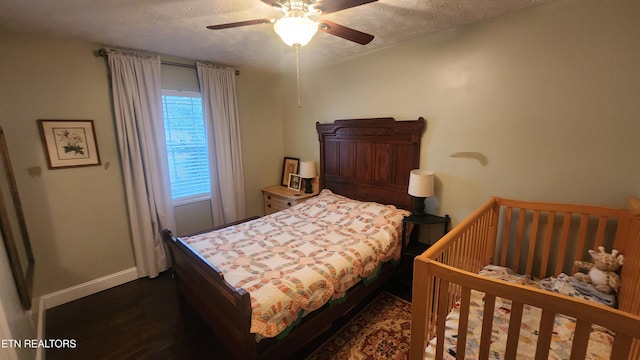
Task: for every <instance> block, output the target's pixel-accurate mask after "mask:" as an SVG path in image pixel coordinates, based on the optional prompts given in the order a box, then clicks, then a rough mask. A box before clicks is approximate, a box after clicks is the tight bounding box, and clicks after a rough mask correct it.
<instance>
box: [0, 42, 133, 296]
mask: <svg viewBox="0 0 640 360" xmlns="http://www.w3.org/2000/svg"><path fill="white" fill-rule="evenodd" d="M0 43H1V44H2V51H1V52H0V79H2V81H1V84H0V99H2V100H1V101H2V106H1V107H0V126H2V127H3V129H4V132H5V134H6V137H7V143H8V144H7V145H8V148H9V153H10V156H11V160H12V163H13V167H14V172H15V176H16V181H17V184H18V190H19V192H20V197H21V200H22V205H23V208H24V214H25V218H26V222H27V228H28V231H29V235H30V238H31V241H32V244H33V250H34V256H35V259H36V266H35V284H34V295H35V296H39V295H43V294H47V293H51V292H53V291H57V290H60V289H64V288H67V287H70V286H73V285H77V284H80V283H83V282H86V281H89V280H93V279H96V278H99V277H102V276H106V275H110V274H113V273H115V272H118V271H121V270H123V269H126V268H130V267H133V266H135V264H134V260H133V252H132V248H131V242H130V236H129V224H128V221H127V215H126V207H125V197H124V188H123V185H122V173H121V170H120V164H119V158H118V152H117V146H116V140H115V130H114V124H113V117H112V111H111V102H110V95H109V91H110V90H109V80H108V75H107V68H106V66H105V62H104V59H103V58H99V57H95V56H94V55H93V51H94V50H96V49H97V48H96V46H95V45H91V44H87V43H82V42H74V41H68V40H60V39H52V38H45V37H41V36H36V35H28V34H19V33H12V32H6V31H0ZM37 119H90V120H93V121H94V126H95V130H96V137H97V142H98V148H99V152H100V159H101V161H102V164H101V166H91V167H81V168H67V169H56V170H49V169H48V168H47V160H46V157H45V153H44V150H43V144H42V141H41V140H40V135H39V132H38V126H37V123H36V120H37Z"/></svg>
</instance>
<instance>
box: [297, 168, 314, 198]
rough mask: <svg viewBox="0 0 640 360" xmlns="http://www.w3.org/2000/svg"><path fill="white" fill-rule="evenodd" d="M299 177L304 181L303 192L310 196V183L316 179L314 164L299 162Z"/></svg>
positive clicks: (311, 189) (311, 190)
mask: <svg viewBox="0 0 640 360" xmlns="http://www.w3.org/2000/svg"><path fill="white" fill-rule="evenodd" d="M300 177H301V178H303V179H304V182H305V184H304V192H305V193H307V194H311V193H312V192H313V188H312V182H313V179H314V178H315V177H316V163H315V161H301V162H300Z"/></svg>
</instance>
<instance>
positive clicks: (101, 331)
mask: <svg viewBox="0 0 640 360" xmlns="http://www.w3.org/2000/svg"><path fill="white" fill-rule="evenodd" d="M400 283H401V282H400V281H392V282H391V283H390V284H389V285H388V287H387V290H388V291H390V292H392V293H394V294H396V295H398V296H401V297H403V298H405V299H407V300H410V296H411V295H410V290H409V289H408V288H406V287H403V286H400V285H398V284H400ZM343 324H344V323H337V324H336V328H338V327H340V326H341V325H343ZM329 336H330V332H329V333H327V334H325V335H324V336H322V337H320V338H319V339H318V340H317V341H316V342H315V343H314V344H312V346H311V347H309V348H307V349H305V350H304V351H303V353H301V354H299V355H297V356H296V358H304V356H305V354H308V353H310V352H311V351H312V350H313V349H314V348H315V346H319V345H320V344H321V343H322V342H323V341H324V340H325V339H327V338H328V337H329ZM45 337H46V338H47V339H74V340H75V341H76V348H75V349H60V350H58V349H55V350H54V349H48V350H46V354H45V355H46V359H47V360H55V359H65V360H68V359H222V360H224V359H229V355H228V354H227V353H226V351H225V350H224V348H223V347H222V345H221V344H220V343H219V342H218V341H217V340H216V338H215V337H214V336H213V335H212V334H211V333H210V331H209V329H208V328H207V325H206V324H205V323H204V322H203V321H201V320H200V319H199V318H198V316H197V315H196V314H195V312H194V311H193V310H192V309H190V308H189V307H188V306H181V304H180V302H179V299H178V294H177V291H176V287H175V284H174V282H173V278H172V277H171V274H170V272H169V271H167V272H165V273H163V274H161V275H160V276H159V277H157V278H155V279H148V278H142V279H138V280H135V281H132V282H129V283H127V284H123V285H120V286H117V287H114V288H112V289H109V290H105V291H102V292H100V293H97V294H94V295H91V296H87V297H85V298H82V299H79V300H76V301H73V302H70V303H67V304H64V305H60V306H57V307H55V308H52V309H49V310H47V312H46V329H45Z"/></svg>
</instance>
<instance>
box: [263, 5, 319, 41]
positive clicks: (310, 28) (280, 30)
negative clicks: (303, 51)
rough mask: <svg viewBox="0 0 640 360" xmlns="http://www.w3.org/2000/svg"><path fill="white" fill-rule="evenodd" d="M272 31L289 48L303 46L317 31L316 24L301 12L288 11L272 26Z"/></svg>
mask: <svg viewBox="0 0 640 360" xmlns="http://www.w3.org/2000/svg"><path fill="white" fill-rule="evenodd" d="M273 30H274V31H275V32H276V34H278V35H279V36H280V38H281V39H282V41H284V43H285V44H287V45H289V46H305V45H306V44H307V43H308V42H309V41H311V38H313V35H315V34H316V32H317V31H318V24H316V23H315V22H314V21H313V20H311V19H309V18H308V17H307V15H306V14H305V13H304V12H302V11H290V12H289V13H288V14H287V15H285V16H283V17H281V18H280V19H279V20H278V21H276V23H275V24H274V25H273Z"/></svg>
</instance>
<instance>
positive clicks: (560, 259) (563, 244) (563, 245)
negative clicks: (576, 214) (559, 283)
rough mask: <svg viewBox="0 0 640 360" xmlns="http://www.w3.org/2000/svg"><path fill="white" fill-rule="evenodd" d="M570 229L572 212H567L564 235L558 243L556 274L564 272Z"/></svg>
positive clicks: (563, 225)
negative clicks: (563, 266)
mask: <svg viewBox="0 0 640 360" xmlns="http://www.w3.org/2000/svg"><path fill="white" fill-rule="evenodd" d="M569 230H571V213H570V212H566V213H565V214H564V220H563V222H562V237H561V238H560V244H558V256H557V257H556V269H555V271H554V272H553V273H554V274H559V273H561V272H562V265H564V259H565V254H566V253H567V243H568V242H569Z"/></svg>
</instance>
